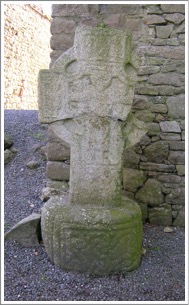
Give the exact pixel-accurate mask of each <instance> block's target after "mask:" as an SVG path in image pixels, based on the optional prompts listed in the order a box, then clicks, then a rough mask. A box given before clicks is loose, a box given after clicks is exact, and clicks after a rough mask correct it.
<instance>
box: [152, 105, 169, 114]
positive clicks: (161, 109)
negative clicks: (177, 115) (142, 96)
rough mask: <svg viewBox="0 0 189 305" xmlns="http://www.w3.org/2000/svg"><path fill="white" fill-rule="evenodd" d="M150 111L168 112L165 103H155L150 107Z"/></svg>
mask: <svg viewBox="0 0 189 305" xmlns="http://www.w3.org/2000/svg"><path fill="white" fill-rule="evenodd" d="M150 111H152V112H158V113H167V107H166V105H164V104H154V105H152V106H151V107H150Z"/></svg>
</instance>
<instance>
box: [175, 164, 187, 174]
mask: <svg viewBox="0 0 189 305" xmlns="http://www.w3.org/2000/svg"><path fill="white" fill-rule="evenodd" d="M176 169H177V173H178V175H179V176H184V175H185V165H176Z"/></svg>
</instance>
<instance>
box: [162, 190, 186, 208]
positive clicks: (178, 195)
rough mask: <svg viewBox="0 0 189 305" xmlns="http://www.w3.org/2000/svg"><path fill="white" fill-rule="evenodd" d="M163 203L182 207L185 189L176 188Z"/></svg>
mask: <svg viewBox="0 0 189 305" xmlns="http://www.w3.org/2000/svg"><path fill="white" fill-rule="evenodd" d="M165 202H166V203H170V204H175V203H176V204H177V205H184V204H185V188H183V187H179V186H178V187H177V188H175V187H174V189H172V190H171V192H170V193H169V194H168V195H166V196H165Z"/></svg>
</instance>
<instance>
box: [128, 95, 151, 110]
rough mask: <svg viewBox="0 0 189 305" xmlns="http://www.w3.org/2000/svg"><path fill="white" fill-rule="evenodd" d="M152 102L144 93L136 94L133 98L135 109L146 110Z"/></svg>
mask: <svg viewBox="0 0 189 305" xmlns="http://www.w3.org/2000/svg"><path fill="white" fill-rule="evenodd" d="M150 105H151V103H150V101H149V100H148V98H147V97H145V96H142V95H135V96H134V100H133V105H132V108H133V109H137V110H146V109H148V108H149V107H150Z"/></svg>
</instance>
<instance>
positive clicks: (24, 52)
mask: <svg viewBox="0 0 189 305" xmlns="http://www.w3.org/2000/svg"><path fill="white" fill-rule="evenodd" d="M50 23H51V18H50V17H48V16H46V15H44V14H43V11H42V9H41V7H40V6H38V5H32V4H4V71H5V72H4V93H5V97H4V98H5V101H4V107H5V109H28V110H29V109H38V103H37V79H38V73H39V70H40V69H43V68H48V67H49V63H50V57H49V53H50V51H51V49H50Z"/></svg>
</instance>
